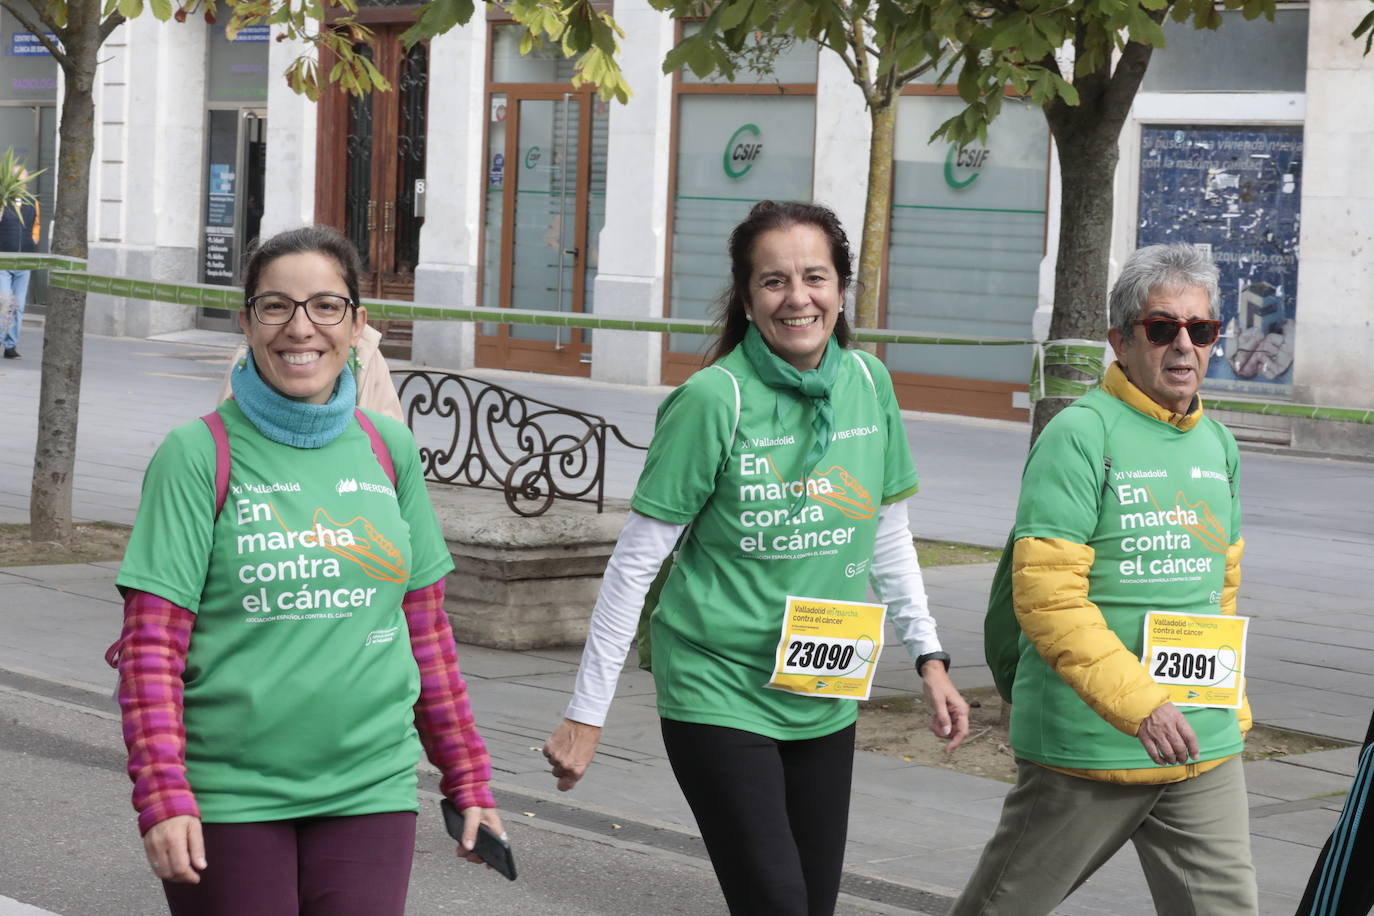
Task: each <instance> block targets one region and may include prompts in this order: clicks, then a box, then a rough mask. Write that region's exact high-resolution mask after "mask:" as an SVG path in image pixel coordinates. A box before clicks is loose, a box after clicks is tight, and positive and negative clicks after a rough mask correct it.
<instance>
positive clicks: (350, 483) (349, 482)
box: [334, 477, 358, 493]
mask: <svg viewBox="0 0 1374 916" xmlns="http://www.w3.org/2000/svg"><path fill="white" fill-rule="evenodd" d="M334 491H335V492H336V493H357V492H358V481H356V480H354V479H353V478H352V477H345V478H343V479H341V480H340V481H339V485H338V486H336V487H335V488H334Z"/></svg>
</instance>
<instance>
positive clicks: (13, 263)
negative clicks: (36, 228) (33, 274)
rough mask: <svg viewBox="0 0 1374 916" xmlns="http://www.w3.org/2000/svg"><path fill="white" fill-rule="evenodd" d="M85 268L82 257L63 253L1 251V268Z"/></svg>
mask: <svg viewBox="0 0 1374 916" xmlns="http://www.w3.org/2000/svg"><path fill="white" fill-rule="evenodd" d="M49 269H52V270H85V269H86V262H85V261H83V260H82V259H81V258H69V257H67V256H66V255H61V254H10V253H6V252H0V270H49Z"/></svg>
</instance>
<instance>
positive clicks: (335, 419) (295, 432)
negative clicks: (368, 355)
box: [230, 350, 357, 448]
mask: <svg viewBox="0 0 1374 916" xmlns="http://www.w3.org/2000/svg"><path fill="white" fill-rule="evenodd" d="M230 384H231V385H232V387H233V389H234V400H235V401H237V402H238V405H239V409H240V410H242V411H243V415H244V416H245V417H247V418H248V419H249V421H250V422H251V423H252V424H253V425H254V426H256V427H257V428H258V432H260V433H262V434H263V435H264V436H266V437H267V438H269V439H271V440H272V441H273V442H280V443H281V444H282V445H290V446H293V447H295V448H319V447H321V446H323V445H328V444H329V443H330V442H333V441H334V439H335V438H337V437H338V435H339V433H341V432H343V431H344V429H345V428H347V426H348V424H349V422H351V421H352V419H353V407H354V396H355V393H356V390H357V389H356V383H355V382H354V381H353V370H352V369H351V368H350V367H348V366H344V370H343V372H341V373H339V380H338V382H336V383H335V385H334V394H333V396H332V397H330V399H329V403H327V404H307V403H306V402H305V401H297V400H294V399H292V398H288V397H286V396H284V395H281V394H278V393H277V392H276V391H274V390H273V389H272V388H271V386H269V385H268V384H267V383H266V382H264V381H263V380H262V376H261V375H259V374H258V368H257V366H256V365H255V364H254V362H253V351H252V350H249V351H248V352H247V353H246V354H245V355H244V358H243V359H241V360H239V363H238V365H237V366H235V367H234V372H233V374H232V375H231V376H230Z"/></svg>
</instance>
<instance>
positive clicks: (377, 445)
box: [353, 394, 738, 489]
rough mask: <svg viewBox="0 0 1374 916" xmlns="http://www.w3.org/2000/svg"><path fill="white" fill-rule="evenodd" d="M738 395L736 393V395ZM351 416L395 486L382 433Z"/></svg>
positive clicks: (357, 414)
mask: <svg viewBox="0 0 1374 916" xmlns="http://www.w3.org/2000/svg"><path fill="white" fill-rule="evenodd" d="M736 396H737V397H738V394H737V395H736ZM353 416H355V417H357V418H358V425H359V426H361V427H362V428H363V432H365V433H367V441H368V442H371V443H372V454H374V455H376V456H377V463H378V464H380V465H381V466H382V470H383V471H384V472H385V473H386V479H387V480H389V481H391V487H392V489H395V488H396V465H395V464H393V463H392V461H391V449H389V448H387V447H386V440H385V439H383V438H382V434H381V433H379V432H377V426H376V424H374V423H373V422H372V419H371V418H370V417H368V415H367V414H365V413H363V412H362V409H361V408H358V407H355V408H353Z"/></svg>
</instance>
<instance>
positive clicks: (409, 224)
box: [315, 23, 429, 356]
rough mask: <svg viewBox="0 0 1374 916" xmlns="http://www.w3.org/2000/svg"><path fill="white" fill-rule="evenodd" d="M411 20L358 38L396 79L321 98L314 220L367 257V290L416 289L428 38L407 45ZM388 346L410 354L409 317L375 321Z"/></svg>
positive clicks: (395, 292)
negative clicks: (369, 38)
mask: <svg viewBox="0 0 1374 916" xmlns="http://www.w3.org/2000/svg"><path fill="white" fill-rule="evenodd" d="M407 27H408V23H383V24H376V25H373V26H372V28H373V31H374V40H373V43H372V45H370V46H369V45H365V44H359V45H357V46H356V48H355V50H356V52H357V53H359V54H362V55H365V56H367V57H368V58H369V59H371V60H372V62H373V65H374V66H376V68H377V69H378V70H379V71H380V72H381V74H382V75H383V76H384V77H385V78H386V79H387V81H388V82H389V83H391V85H392V91H391V92H372V93H369V94H368V95H366V96H364V97H361V98H358V97H355V96H350V95H347V94H346V93H344V92H342V91H340V90H337V89H333V90H330V91H328V93H327V95H326V96H325V97H324V98H322V99H321V102H320V106H319V112H320V125H319V132H318V135H319V147H318V154H317V157H316V162H317V183H316V198H315V199H316V204H315V215H316V220H317V221H318V222H321V223H325V224H328V225H331V226H334V227H335V228H337V229H339V230H340V231H341V232H343V233H344V235H346V236H348V238H349V239H350V240H351V241H352V242H353V244H354V245H355V246H356V247H357V249H358V254H359V256H360V257H361V258H362V263H363V273H362V276H361V277H360V278H359V280H360V286H361V292H362V294H363V296H364V297H367V298H380V299H401V300H410V299H413V298H414V297H415V266H416V264H418V263H419V260H420V227H421V226H422V225H423V223H424V217H422V216H417V215H416V212H415V204H416V196H415V191H416V183H417V182H419V181H422V180H423V179H424V177H425V112H426V103H427V96H428V82H429V46H428V44H426V43H424V42H421V43H419V44H417V45H415V46H414V47H412V48H411V49H410V50H406V49H405V48H404V46H403V45H402V44H401V42H400V35H401V33H402V32H404V31H405V29H406V28H407ZM372 323H373V324H374V325H376V326H377V328H378V330H380V331H381V332H382V335H383V338H384V341H385V343H384V346H383V349H384V351H385V352H386V353H388V354H389V355H390V354H395V355H406V356H408V355H409V350H410V334H411V328H410V322H408V321H406V322H396V321H391V322H383V321H374V322H372Z"/></svg>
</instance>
